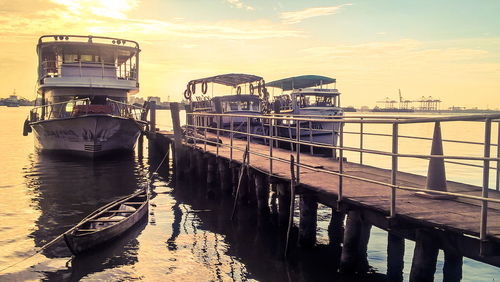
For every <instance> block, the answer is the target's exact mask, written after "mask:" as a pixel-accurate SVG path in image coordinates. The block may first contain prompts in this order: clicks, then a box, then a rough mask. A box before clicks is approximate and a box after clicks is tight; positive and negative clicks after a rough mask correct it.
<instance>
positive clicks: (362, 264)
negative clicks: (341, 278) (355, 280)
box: [340, 210, 372, 273]
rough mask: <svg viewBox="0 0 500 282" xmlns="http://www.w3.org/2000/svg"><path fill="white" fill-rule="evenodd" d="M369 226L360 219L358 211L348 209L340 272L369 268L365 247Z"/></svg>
mask: <svg viewBox="0 0 500 282" xmlns="http://www.w3.org/2000/svg"><path fill="white" fill-rule="evenodd" d="M371 227H372V226H371V224H369V223H367V222H364V221H363V220H362V218H361V212H360V211H358V210H351V211H349V213H348V215H347V223H346V227H345V232H344V245H343V248H342V255H341V259H340V271H341V272H343V273H366V272H367V271H368V270H369V266H368V257H367V247H368V240H369V239H370V231H371Z"/></svg>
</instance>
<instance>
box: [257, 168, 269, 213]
mask: <svg viewBox="0 0 500 282" xmlns="http://www.w3.org/2000/svg"><path fill="white" fill-rule="evenodd" d="M254 179H255V194H256V197H257V208H258V211H259V214H260V215H268V214H269V204H268V202H269V184H268V183H267V181H265V179H264V175H262V174H260V173H256V174H255V176H254Z"/></svg>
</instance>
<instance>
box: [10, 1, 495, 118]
mask: <svg viewBox="0 0 500 282" xmlns="http://www.w3.org/2000/svg"><path fill="white" fill-rule="evenodd" d="M499 11H500V1H497V0H482V1H462V0H440V1H435V0H434V1H428V0H420V1H406V0H377V1H373V0H353V1H326V0H309V1H295V0H281V1H273V0H102V1H100V0H73V1H70V0H43V1H41V0H22V1H11V0H0V39H1V42H2V44H1V45H0V90H1V91H0V97H7V96H8V95H10V94H11V93H12V91H13V89H16V92H17V94H18V95H19V96H23V97H26V98H30V99H33V98H34V96H35V87H36V85H35V84H36V67H37V66H36V63H37V58H36V50H35V48H36V43H37V40H38V37H40V36H41V35H44V34H81V35H89V34H92V35H102V36H110V37H118V38H125V39H130V40H135V41H138V42H139V44H140V46H141V55H140V59H141V62H140V83H141V90H140V93H139V94H138V95H139V96H142V97H147V96H160V97H161V98H162V100H164V101H165V100H167V99H170V101H180V100H181V99H182V92H183V90H184V89H185V87H186V86H185V85H186V83H187V82H188V81H189V80H192V79H197V78H202V77H207V76H212V75H217V74H222V73H250V74H255V75H260V76H262V77H264V79H265V80H266V81H272V80H276V79H281V78H285V77H290V76H297V75H304V74H318V75H324V76H329V77H334V78H336V79H337V88H338V89H339V91H340V92H341V93H342V101H343V102H342V104H343V106H348V105H352V106H355V107H360V106H364V105H367V106H370V107H373V106H375V104H376V102H377V101H381V100H384V99H385V97H390V98H391V99H397V98H398V89H401V92H402V95H403V98H404V99H408V100H418V99H420V98H421V97H422V96H425V97H428V96H432V97H433V98H439V99H441V100H442V101H443V103H442V105H441V108H447V107H450V106H466V107H479V108H490V109H496V108H500V95H499V94H500V93H499V92H500V17H498V12H499ZM275 93H277V91H276V92H275Z"/></svg>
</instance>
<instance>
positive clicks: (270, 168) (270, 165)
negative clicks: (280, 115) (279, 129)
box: [269, 118, 274, 175]
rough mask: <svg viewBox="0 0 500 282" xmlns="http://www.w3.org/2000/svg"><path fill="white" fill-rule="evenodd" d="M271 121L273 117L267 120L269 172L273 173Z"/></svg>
mask: <svg viewBox="0 0 500 282" xmlns="http://www.w3.org/2000/svg"><path fill="white" fill-rule="evenodd" d="M273 122H274V119H273V118H270V120H269V141H270V142H269V174H271V175H272V174H273V145H274V140H273V139H272V138H273Z"/></svg>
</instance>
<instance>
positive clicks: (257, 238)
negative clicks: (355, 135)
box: [0, 108, 499, 281]
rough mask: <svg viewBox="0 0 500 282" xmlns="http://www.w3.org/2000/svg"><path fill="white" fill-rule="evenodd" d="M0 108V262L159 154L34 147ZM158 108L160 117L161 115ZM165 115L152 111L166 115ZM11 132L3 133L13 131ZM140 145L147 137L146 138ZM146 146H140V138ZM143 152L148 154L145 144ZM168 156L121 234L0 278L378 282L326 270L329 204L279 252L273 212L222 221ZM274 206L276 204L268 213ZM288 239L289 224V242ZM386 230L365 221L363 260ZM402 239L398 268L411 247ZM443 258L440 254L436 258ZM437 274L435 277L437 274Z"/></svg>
mask: <svg viewBox="0 0 500 282" xmlns="http://www.w3.org/2000/svg"><path fill="white" fill-rule="evenodd" d="M5 111H11V113H10V114H7V115H5V112H4V113H3V114H2V115H0V124H4V125H5V126H3V127H0V135H1V136H6V137H7V138H3V139H0V148H4V151H5V155H6V156H7V157H8V158H5V160H8V161H4V162H2V163H0V179H1V180H0V181H2V182H1V183H0V220H1V224H0V245H1V246H2V248H0V268H3V267H5V266H7V265H9V264H11V263H13V262H16V261H19V260H21V259H23V258H25V257H27V256H28V255H30V254H32V253H33V250H35V248H36V247H40V246H42V245H43V244H45V243H46V242H48V241H50V240H52V239H53V238H54V237H56V236H58V235H59V234H61V233H63V232H64V231H66V230H67V229H69V228H70V227H72V226H73V224H75V223H77V222H79V221H80V220H81V219H82V218H83V217H85V216H86V215H87V214H89V213H90V212H92V211H93V210H95V209H96V208H98V207H100V206H102V205H104V204H106V203H108V202H110V201H113V200H115V199H117V198H119V197H121V196H123V195H126V194H129V193H132V192H133V191H135V190H136V189H137V188H138V187H139V186H142V185H143V184H145V183H146V180H147V178H148V177H150V176H151V175H152V174H153V172H154V171H155V170H156V168H157V166H158V164H159V163H160V161H161V159H162V157H163V155H162V154H161V153H156V154H155V153H152V154H147V155H145V156H144V158H142V157H138V154H136V155H126V156H121V157H115V158H108V159H105V160H98V161H88V160H82V159H78V160H74V159H73V158H71V157H65V156H54V155H39V154H35V153H33V144H32V139H28V138H31V136H30V137H27V138H26V137H23V136H22V135H21V134H20V131H19V129H20V128H22V121H23V117H24V113H23V112H22V108H21V109H7V110H5ZM162 114H163V116H162ZM167 114H168V112H167V111H164V112H162V111H159V113H158V119H159V120H163V121H165V120H166V117H167V116H168V115H167ZM16 130H18V131H19V132H18V134H13V133H12V132H17V131H16ZM145 143H147V142H145ZM145 145H147V144H145ZM144 152H152V151H150V150H147V148H144ZM171 166H172V163H171V161H170V163H167V164H165V165H164V166H162V167H161V168H160V169H159V174H158V175H156V176H155V177H154V179H153V181H152V183H151V185H150V189H151V201H150V208H149V215H148V218H147V219H146V218H145V219H144V220H143V221H141V222H140V223H139V224H138V225H136V226H135V227H134V228H132V229H131V230H130V231H129V232H128V233H126V234H125V236H123V237H121V238H119V239H117V240H114V241H113V242H110V243H108V244H106V245H105V246H103V247H101V248H99V249H97V250H95V251H93V252H90V253H87V254H85V255H82V256H78V257H73V258H72V257H71V254H70V252H69V251H68V250H67V248H66V246H65V244H64V242H63V241H61V242H59V243H57V244H56V245H54V246H52V247H50V248H49V249H47V250H45V251H44V252H42V253H41V254H39V255H37V256H34V257H33V258H30V259H28V260H26V261H25V262H22V263H20V264H19V265H16V266H15V267H13V268H11V269H9V270H8V271H7V272H5V273H2V274H0V280H2V281H3V280H55V281H59V280H64V281H76V280H79V279H88V280H113V281H115V280H119V281H123V280H127V281H128V280H133V279H139V280H147V281H150V280H152V281H180V280H188V281H231V280H233V281H234V280H236V281H241V280H252V279H254V280H259V281H352V280H357V281H380V280H383V279H384V277H383V275H382V274H377V273H375V274H370V275H365V276H347V277H346V276H341V275H339V274H336V273H335V272H334V271H333V267H332V265H333V264H334V262H333V261H332V259H331V256H330V251H331V250H330V249H329V246H328V236H327V224H328V221H329V216H330V209H329V208H327V207H324V206H320V209H319V210H318V219H319V222H318V243H319V245H318V247H316V248H314V249H313V250H311V251H308V252H302V253H300V256H299V255H298V254H297V253H296V252H294V251H296V250H294V249H292V258H291V259H290V260H289V261H288V262H284V261H283V260H282V257H283V250H284V246H283V243H282V242H283V240H282V237H283V231H282V230H279V228H278V227H277V223H276V219H275V218H274V217H273V214H272V215H271V216H269V217H267V218H259V217H258V216H257V214H256V209H255V207H243V206H242V207H241V208H240V209H239V212H238V215H237V220H235V221H231V220H230V216H231V211H232V204H233V200H232V199H231V198H230V197H217V198H216V199H214V200H211V199H208V198H207V197H206V193H205V191H204V188H203V184H202V183H203V181H202V183H199V182H197V180H196V179H191V178H190V179H189V180H188V181H187V182H178V183H176V182H175V181H174V179H175V178H174V177H173V175H172V174H170V173H169V167H171ZM274 211H275V210H274ZM295 239H296V230H294V232H293V234H292V240H295ZM386 240H387V238H386V233H385V232H382V231H381V230H379V229H376V228H374V229H373V231H372V235H371V238H370V246H369V254H368V255H369V260H370V263H371V264H372V265H373V266H374V267H375V271H376V272H382V273H383V272H385V259H386V254H385V248H386ZM412 246H413V245H412V244H411V243H409V244H407V248H406V253H405V255H406V259H405V263H406V264H405V274H406V275H407V274H408V272H409V269H410V264H411V255H412V253H413V250H412ZM440 261H441V262H442V258H440ZM464 262H465V265H464V277H466V279H464V280H467V278H469V279H472V278H474V279H477V280H491V279H492V277H497V276H498V275H499V271H498V269H497V268H494V267H489V266H486V265H484V264H481V263H476V262H473V261H470V260H465V261H464ZM438 272H440V269H438ZM439 275H440V274H439V273H438V275H437V278H436V279H440V277H442V276H439Z"/></svg>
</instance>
